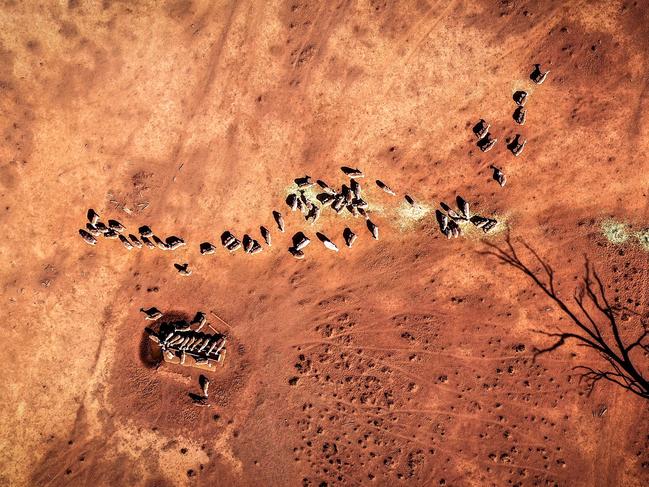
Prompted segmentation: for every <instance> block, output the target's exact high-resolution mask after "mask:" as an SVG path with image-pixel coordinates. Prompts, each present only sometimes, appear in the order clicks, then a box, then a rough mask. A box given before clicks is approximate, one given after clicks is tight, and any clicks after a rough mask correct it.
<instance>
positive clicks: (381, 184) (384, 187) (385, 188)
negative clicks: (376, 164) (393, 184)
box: [376, 179, 396, 196]
mask: <svg viewBox="0 0 649 487" xmlns="http://www.w3.org/2000/svg"><path fill="white" fill-rule="evenodd" d="M376 185H377V186H378V187H379V188H381V189H382V190H383V191H385V192H386V193H388V194H389V195H392V196H395V195H396V193H395V192H394V191H392V188H390V186H388V185H387V184H385V183H384V182H383V181H381V180H380V179H377V180H376Z"/></svg>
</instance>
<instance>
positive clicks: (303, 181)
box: [295, 175, 313, 188]
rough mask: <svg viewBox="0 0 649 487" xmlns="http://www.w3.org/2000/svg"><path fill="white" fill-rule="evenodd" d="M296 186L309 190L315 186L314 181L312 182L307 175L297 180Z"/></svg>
mask: <svg viewBox="0 0 649 487" xmlns="http://www.w3.org/2000/svg"><path fill="white" fill-rule="evenodd" d="M295 184H297V187H298V188H308V187H309V186H312V185H313V181H311V176H308V175H307V176H304V177H301V178H295Z"/></svg>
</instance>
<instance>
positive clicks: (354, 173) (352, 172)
mask: <svg viewBox="0 0 649 487" xmlns="http://www.w3.org/2000/svg"><path fill="white" fill-rule="evenodd" d="M340 170H341V171H342V172H343V173H344V174H345V176H347V177H349V178H350V179H356V178H362V177H365V174H363V171H361V170H360V169H354V168H352V167H348V166H342V167H341V168H340Z"/></svg>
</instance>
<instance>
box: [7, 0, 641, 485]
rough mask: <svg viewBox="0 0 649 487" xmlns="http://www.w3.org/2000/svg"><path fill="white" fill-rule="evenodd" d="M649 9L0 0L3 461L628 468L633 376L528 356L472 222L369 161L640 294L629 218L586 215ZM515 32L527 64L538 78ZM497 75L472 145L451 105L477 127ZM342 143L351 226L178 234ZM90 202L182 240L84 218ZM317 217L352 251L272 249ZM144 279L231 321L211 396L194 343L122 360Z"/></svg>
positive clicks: (533, 303)
mask: <svg viewBox="0 0 649 487" xmlns="http://www.w3.org/2000/svg"><path fill="white" fill-rule="evenodd" d="M648 12H649V6H648V5H647V4H646V2H642V1H640V2H631V1H625V2H619V1H612V2H611V1H606V2H604V1H602V2H569V3H566V2H558V1H557V2H555V1H547V2H513V1H512V2H509V1H502V2H487V1H481V2H468V1H446V2H441V1H439V2H433V1H426V0H420V1H415V0H413V1H401V2H399V1H395V2H392V1H358V2H352V1H342V2H340V1H336V2H320V3H319V2H309V1H300V0H290V1H288V2H264V1H259V2H236V1H235V2H230V3H226V2H208V1H204V2H199V1H194V2H191V1H169V2H164V3H163V2H119V1H115V2H113V1H109V0H105V1H104V2H92V3H91V2H79V1H69V2H67V4H66V3H65V2H36V1H30V2H12V1H6V2H3V6H2V8H1V10H0V25H1V26H2V29H0V56H1V58H2V59H1V61H2V62H1V63H0V100H1V105H0V107H1V109H2V134H3V140H2V143H1V144H0V188H1V193H0V194H1V196H2V207H1V208H0V221H1V222H2V228H3V233H4V238H3V239H2V243H0V253H1V254H0V255H1V257H2V261H3V262H4V265H3V266H2V269H1V271H0V272H1V280H0V282H1V283H2V286H3V289H2V299H3V305H4V321H3V343H4V346H3V348H2V352H0V356H1V357H2V358H3V363H4V364H5V368H4V375H3V377H4V379H3V381H2V382H1V385H2V388H1V390H2V394H1V395H0V405H1V406H2V410H3V414H2V416H1V417H0V432H1V433H2V434H1V438H0V472H1V473H0V485H51V486H55V485H111V486H112V485H144V486H150V487H152V486H166V485H216V483H217V482H218V485H314V486H317V485H325V484H323V482H324V483H326V485H356V484H362V485H399V484H402V485H444V484H445V485H453V486H462V485H555V484H558V485H583V486H591V485H599V486H605V485H606V486H608V485H628V486H640V485H646V484H647V482H648V481H649V453H648V450H649V431H648V429H647V424H648V420H649V413H648V410H647V405H646V401H645V402H644V403H643V401H642V400H641V399H639V398H636V397H635V396H633V395H631V394H629V393H628V392H627V391H624V390H622V389H620V388H616V387H613V386H611V385H602V386H601V387H598V388H597V389H596V390H595V392H594V393H593V394H592V395H591V396H586V394H585V390H584V387H583V385H581V384H579V383H578V381H577V378H576V377H571V373H572V370H571V369H572V367H573V366H575V365H580V364H595V363H597V359H596V357H594V356H593V354H592V353H591V352H589V351H587V350H584V349H583V348H580V347H575V346H573V345H570V344H568V345H566V346H564V347H562V348H560V349H558V350H557V351H556V352H554V353H552V354H546V355H544V356H542V357H539V359H538V360H537V361H535V362H533V361H532V350H533V349H534V347H535V346H542V345H544V344H547V340H546V339H545V338H544V337H543V336H542V335H539V334H538V333H536V332H535V330H545V331H552V330H554V329H555V327H556V326H562V327H565V326H569V325H568V324H567V321H566V319H565V318H564V317H562V315H561V313H560V312H558V311H557V310H556V308H555V307H553V306H552V305H551V303H550V302H549V301H547V300H546V298H545V297H544V296H543V295H542V293H541V292H540V291H539V290H538V289H536V288H535V287H534V286H533V285H532V284H531V282H530V281H529V280H528V279H526V278H525V276H523V275H522V274H520V273H518V272H516V271H515V270H514V269H512V268H508V267H505V266H502V265H500V264H499V263H498V261H497V260H496V259H494V258H492V257H489V256H486V255H483V254H481V253H480V252H482V251H484V250H485V244H484V243H483V242H482V240H481V239H482V238H483V237H482V235H481V234H478V233H477V232H475V233H473V234H469V235H467V236H466V237H462V238H459V239H457V240H452V241H448V240H446V239H445V238H443V236H442V235H441V234H440V233H439V231H438V230H437V228H436V225H435V222H434V216H433V214H432V212H430V213H426V212H420V213H417V214H416V216H417V217H419V216H421V218H420V219H414V218H412V216H413V215H412V214H411V213H409V212H408V211H403V210H402V209H400V204H401V199H399V200H398V201H397V200H396V199H390V197H389V196H388V195H386V194H384V193H381V192H380V191H379V190H378V189H377V188H376V187H370V186H371V184H368V183H369V182H370V181H372V180H373V179H376V178H381V179H383V180H385V181H387V182H388V183H389V184H390V185H391V186H392V187H393V188H394V189H396V190H397V191H398V192H399V193H400V194H403V193H405V192H408V193H409V194H411V195H413V196H414V197H415V198H416V199H417V200H418V201H420V202H421V204H422V207H423V208H431V209H432V208H434V207H435V205H437V204H438V203H439V201H440V200H446V201H449V200H452V199H453V198H454V196H455V194H458V193H459V194H462V195H463V196H464V197H465V198H467V199H468V200H469V201H471V202H472V203H473V204H474V205H475V207H476V208H477V209H479V210H480V211H482V212H484V213H486V214H489V215H491V214H494V215H497V217H498V218H499V219H500V220H501V222H503V223H502V224H501V227H500V228H501V229H503V230H504V229H508V230H509V231H510V232H511V235H512V236H513V237H514V238H522V239H524V240H525V241H527V242H528V243H530V244H531V245H532V246H533V247H534V248H535V249H536V250H537V251H539V252H540V254H542V255H543V256H544V257H545V258H547V259H548V261H549V262H551V263H552V264H553V265H554V266H555V268H556V271H557V275H558V279H559V284H560V288H561V292H562V293H564V294H565V296H566V297H568V298H569V297H570V296H571V295H572V292H573V288H574V286H575V285H576V284H577V278H578V276H579V275H580V274H581V272H582V264H583V255H584V254H586V255H587V256H588V257H589V259H590V260H591V261H592V262H593V263H594V264H595V265H596V266H597V267H598V269H599V270H600V271H601V273H602V275H603V277H604V278H605V280H606V282H607V284H608V286H609V289H608V292H609V294H610V297H611V299H614V298H616V299H617V300H618V301H617V302H621V303H626V304H627V305H628V306H630V307H632V308H633V309H635V310H636V311H638V312H639V313H641V314H642V313H646V306H647V280H646V272H647V255H648V254H647V252H646V249H644V248H643V247H642V245H641V242H640V240H639V239H636V240H634V239H633V238H630V239H626V240H624V241H621V242H619V241H616V240H615V238H613V239H611V238H610V237H611V232H610V231H609V232H608V233H607V232H606V231H603V228H604V227H603V223H602V222H606V221H614V222H618V223H619V222H623V223H624V224H626V225H628V227H627V228H629V231H630V232H643V231H644V230H645V229H646V225H647V221H648V219H649V215H648V212H647V201H649V200H648V199H647V183H648V181H647V176H646V175H647V169H648V168H647V160H646V157H645V156H644V154H645V153H646V151H647V150H648V149H649V137H648V127H649V122H648V121H647V117H646V112H647V101H646V100H647V96H646V95H647V86H649V84H648V81H647V71H648V63H649V57H647V50H648V48H649V28H647V26H648V25H649V18H648V17H647V15H648ZM534 62H540V63H543V64H544V66H547V67H549V68H550V69H551V75H550V76H549V78H548V80H547V81H546V82H545V83H544V84H543V85H541V86H537V87H534V86H532V85H531V83H530V82H529V80H528V78H527V76H528V74H529V71H530V69H531V64H532V63H534ZM520 88H524V89H529V90H530V93H531V95H530V101H529V102H528V104H527V108H528V120H527V123H526V125H525V126H524V127H523V128H522V129H521V132H522V133H523V134H524V135H525V136H526V137H527V138H528V139H529V143H528V145H527V147H526V149H525V152H524V154H523V155H522V156H521V157H520V158H517V159H516V158H514V157H512V156H511V155H510V154H509V153H507V151H506V150H505V147H504V144H502V143H499V144H498V145H497V146H496V148H495V149H494V150H493V151H492V152H489V153H488V154H487V155H486V156H485V155H484V154H482V153H480V151H478V150H477V149H476V147H475V145H474V138H473V135H472V134H471V131H470V127H471V125H472V123H475V121H477V119H478V118H481V117H483V118H485V119H487V120H489V121H490V122H491V123H492V131H493V132H494V133H495V135H496V136H498V137H499V138H500V139H501V141H504V139H505V137H506V136H508V135H511V134H513V133H514V131H515V130H516V129H515V128H514V124H513V123H512V121H511V112H512V111H513V108H514V106H513V102H512V100H511V95H512V93H513V91H514V90H516V89H520ZM492 163H496V164H497V165H499V166H500V167H502V168H503V169H504V171H505V172H506V174H507V176H508V184H507V186H506V187H505V188H500V187H499V186H498V185H497V184H496V183H495V182H494V181H492V180H491V179H490V174H491V172H490V170H489V169H488V166H489V165H490V164H492ZM343 164H349V165H353V166H359V167H361V168H362V169H363V170H364V171H365V172H366V173H367V178H366V179H367V180H368V181H367V182H364V187H365V188H367V190H366V194H367V197H368V199H369V200H370V201H371V202H372V204H374V205H376V206H375V209H376V211H375V213H374V215H375V216H374V218H373V219H375V221H376V223H377V224H378V225H379V227H380V229H381V240H379V241H378V242H375V241H372V240H371V239H370V238H369V235H368V233H367V232H366V231H364V228H363V225H362V222H361V221H359V220H353V219H351V218H341V217H336V216H333V215H332V214H331V213H325V214H324V216H323V217H321V218H320V220H319V221H318V222H317V224H316V225H315V226H313V227H309V226H306V225H305V224H304V221H303V219H302V218H300V217H299V216H298V215H296V214H290V215H288V216H287V226H288V229H287V233H286V234H284V235H280V234H278V233H277V232H275V234H274V245H273V247H272V248H270V249H265V250H264V251H263V252H262V253H261V254H259V255H255V256H246V255H243V254H234V255H226V253H225V252H224V251H223V249H222V248H221V247H219V249H218V250H217V252H216V254H214V255H212V256H200V255H199V253H198V244H199V243H200V242H202V241H204V240H212V241H213V242H215V243H216V242H217V240H218V236H219V235H220V234H221V232H222V231H223V230H225V229H230V230H232V231H234V232H235V233H237V234H239V235H241V234H243V233H244V232H255V233H256V232H257V229H258V227H259V225H261V224H264V225H266V226H269V227H271V224H272V220H271V218H272V217H271V211H272V210H274V209H280V208H282V206H283V203H282V202H283V199H284V197H285V195H286V189H287V187H288V186H289V185H290V183H291V181H292V179H293V178H294V177H298V176H302V175H303V174H304V173H308V174H310V175H311V176H313V177H321V178H324V179H325V180H327V181H329V182H330V183H331V184H336V185H339V184H341V183H342V182H344V180H343V178H342V174H341V173H340V171H339V169H338V168H339V166H341V165H343ZM89 207H93V208H95V209H96V210H97V211H98V212H99V213H100V214H101V215H102V216H103V217H104V218H112V217H115V218H118V219H119V220H120V221H122V223H124V224H125V225H126V226H127V227H129V229H130V230H131V231H132V230H135V229H136V228H137V227H138V226H139V225H143V224H150V225H152V226H153V227H154V228H155V229H156V230H157V231H159V232H160V233H162V234H167V235H168V234H172V233H174V234H176V235H180V236H182V237H184V238H185V239H186V240H187V241H188V242H189V245H188V247H185V248H183V249H181V250H179V251H176V252H174V253H165V252H159V251H144V250H142V251H132V252H130V253H128V252H126V251H125V249H124V248H122V247H121V246H120V245H119V243H118V242H113V241H101V242H100V243H99V244H98V245H97V246H96V247H89V246H88V245H86V244H85V243H83V241H82V240H81V239H80V238H79V236H78V234H77V229H78V228H79V227H80V226H82V225H83V224H84V223H85V211H86V209H87V208H89ZM282 209H283V208H282ZM346 225H352V226H353V228H354V229H358V232H357V233H359V239H358V241H357V242H356V244H355V246H354V248H353V249H352V250H347V249H344V250H341V252H339V253H337V254H334V253H332V252H330V251H328V250H326V249H325V248H324V247H322V246H320V245H319V243H318V242H316V241H314V243H312V244H311V246H310V247H309V248H308V249H307V250H308V251H307V258H306V259H305V260H304V261H297V260H295V259H293V258H292V257H290V255H289V254H288V253H287V252H286V247H288V245H289V244H290V243H289V239H290V236H291V235H292V234H293V233H294V232H295V231H298V230H304V231H305V232H310V233H314V232H315V231H316V230H322V231H323V232H325V233H326V234H327V235H330V236H332V237H333V236H336V237H337V240H338V243H339V245H340V244H341V239H340V237H339V236H340V234H341V232H342V229H343V228H344V227H345V226H346ZM273 228H274V227H273ZM606 228H608V227H606ZM639 234H640V233H639ZM505 235H506V232H505V231H500V232H494V234H493V235H492V236H489V237H487V240H488V241H489V242H492V243H494V244H496V245H501V244H503V239H504V236H505ZM613 235H615V232H613ZM607 237H608V238H607ZM182 261H187V262H190V263H191V265H192V267H193V269H194V272H193V274H192V276H189V277H181V276H179V275H178V273H177V272H176V271H175V270H174V269H173V265H172V264H173V263H174V262H182ZM141 306H157V307H159V308H160V309H162V310H164V311H173V312H178V313H187V314H191V313H193V312H194V311H196V310H198V309H202V310H204V311H206V312H207V313H208V318H210V319H211V320H213V319H215V318H214V315H213V314H211V312H212V311H213V312H214V313H216V314H218V316H219V317H221V318H222V319H223V320H225V321H226V322H227V323H228V324H229V326H228V327H225V325H223V326H221V327H220V328H221V329H224V327H225V331H226V332H227V333H228V334H229V336H230V338H231V344H230V347H229V352H228V356H227V360H226V365H225V367H224V368H223V369H222V370H220V371H219V372H218V373H215V374H212V387H211V391H212V400H211V407H210V408H198V407H196V406H194V405H192V404H191V401H189V400H188V398H187V393H188V392H190V391H195V389H196V387H197V385H196V384H197V381H196V378H197V376H198V374H197V373H193V372H188V371H187V369H176V368H174V367H169V366H164V367H161V368H158V369H156V368H155V367H151V366H150V365H149V364H148V363H147V362H146V361H145V360H143V358H142V357H143V355H142V348H143V346H144V345H143V343H146V342H145V338H144V336H143V328H144V326H145V323H144V322H143V320H142V315H141V314H140V313H139V312H138V309H139V308H140V307H141ZM213 322H214V321H213ZM289 381H290V383H294V384H295V385H290V383H289ZM603 407H606V408H607V410H606V413H605V414H604V415H600V414H601V412H602V411H603V409H602V408H603Z"/></svg>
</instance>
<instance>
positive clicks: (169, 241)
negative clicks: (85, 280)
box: [79, 64, 549, 276]
mask: <svg viewBox="0 0 649 487" xmlns="http://www.w3.org/2000/svg"><path fill="white" fill-rule="evenodd" d="M548 72H549V71H545V72H543V71H542V70H541V66H540V65H539V64H535V65H534V69H533V71H532V73H531V74H530V79H531V80H532V81H533V82H534V83H536V84H539V85H540V84H541V83H543V82H544V81H545V79H546V77H547V75H548ZM528 98H529V95H528V93H527V92H526V91H523V90H518V91H516V92H515V93H514V95H513V99H514V102H515V103H516V109H515V110H514V113H513V119H514V122H515V123H516V124H518V125H523V124H524V123H525V120H526V117H527V112H526V109H525V104H526V102H527V100H528ZM490 127H491V125H490V124H489V123H488V122H487V121H485V120H484V119H481V120H480V121H478V123H476V124H475V125H474V126H473V133H474V134H475V135H476V137H477V139H478V140H477V146H478V148H479V149H480V150H481V151H483V152H488V151H489V150H491V149H492V148H493V147H494V146H495V144H496V142H497V141H498V139H497V138H495V137H494V136H493V135H492V134H491V132H490V131H489V129H490ZM526 144H527V140H525V139H523V137H522V136H521V134H515V135H514V136H513V137H511V138H510V139H508V144H507V148H508V149H509V150H510V151H511V153H512V154H513V155H514V156H519V155H520V154H521V153H522V152H523V149H524V148H525V145H526ZM489 167H490V168H491V169H492V170H493V175H492V177H493V179H494V180H495V181H496V182H497V183H498V184H499V185H500V186H501V187H504V186H505V184H506V182H507V178H506V176H505V174H504V172H503V171H502V169H501V168H499V167H497V166H495V165H491V166H489ZM341 170H342V172H343V173H344V175H345V176H346V177H348V178H349V184H343V185H342V186H341V187H340V189H334V188H332V187H331V186H329V185H328V184H327V183H325V182H324V181H323V180H321V179H318V180H317V181H315V182H314V181H313V180H312V178H311V177H310V176H308V175H305V176H303V177H299V178H296V179H295V187H296V190H295V191H294V192H291V193H290V194H289V195H288V196H287V197H286V205H287V206H288V208H289V210H290V211H293V212H296V211H299V212H302V213H303V215H304V218H305V220H306V222H307V223H315V222H316V221H317V220H318V219H319V218H320V216H321V214H322V212H323V210H324V209H325V208H327V207H329V208H330V209H331V210H332V211H333V212H334V213H336V214H340V213H341V212H343V211H345V210H346V211H348V212H349V213H351V215H352V216H354V217H363V218H364V219H365V225H366V227H367V230H368V231H369V233H370V235H371V236H372V238H373V239H375V240H378V239H379V227H378V226H377V225H376V223H374V222H373V221H372V220H371V219H370V216H369V213H370V210H369V204H368V202H367V201H366V200H365V199H364V198H363V195H362V192H361V184H360V182H359V179H361V178H363V177H364V176H365V174H364V173H363V171H361V170H360V169H357V168H351V167H347V166H343V167H341ZM376 185H377V186H378V187H379V188H380V189H381V190H382V191H384V192H385V193H387V194H389V195H391V196H396V193H395V192H394V191H393V190H392V189H391V188H390V186H388V185H387V184H386V183H384V182H383V181H381V180H376ZM313 188H319V193H318V194H317V195H316V196H315V198H312V197H310V196H309V195H308V194H307V191H306V190H307V189H313ZM309 194H313V191H309ZM405 201H406V202H407V203H408V204H409V205H411V206H416V203H415V201H414V198H412V196H410V195H408V194H406V195H405ZM456 202H457V211H456V210H455V209H453V208H451V207H450V206H449V205H447V204H446V203H444V202H441V203H440V207H441V209H437V210H436V211H435V216H436V219H437V223H438V225H439V229H440V231H441V232H442V233H443V234H444V235H445V236H446V237H447V238H454V237H458V236H459V235H460V234H461V224H462V223H463V222H470V223H472V224H473V225H475V226H476V227H477V228H480V229H482V230H483V231H484V232H485V233H486V232H489V231H490V230H491V229H493V228H494V227H495V226H496V225H497V223H498V222H497V221H496V220H495V219H493V218H489V217H485V216H481V215H477V214H473V215H472V214H471V213H470V211H469V203H468V202H467V201H466V200H465V199H464V198H462V197H461V196H457V198H456ZM273 219H274V221H275V223H276V225H277V229H278V230H279V231H280V232H282V233H283V232H284V231H285V227H286V225H285V222H284V217H283V216H282V213H281V212H279V211H277V210H275V211H273ZM125 230H126V229H125V227H124V226H123V225H122V224H121V223H120V222H118V221H117V220H108V222H107V223H104V222H102V221H100V219H99V215H98V214H97V213H96V212H95V211H94V210H93V209H90V210H88V222H87V223H86V227H85V228H84V229H80V230H79V234H80V235H81V237H82V238H83V240H84V241H85V242H87V243H88V244H90V245H95V244H96V243H97V237H99V236H103V237H104V238H109V239H118V240H120V242H121V243H122V245H123V246H124V247H125V248H126V249H128V250H132V249H134V248H142V247H143V246H146V247H148V248H150V249H154V248H156V247H157V248H159V249H161V250H175V249H177V248H179V247H181V246H183V245H185V241H184V240H183V239H182V238H180V237H177V236H175V235H172V236H170V237H167V238H165V239H164V240H163V239H162V238H160V237H158V236H157V235H154V234H153V231H152V230H151V228H150V227H149V226H146V225H145V226H142V227H140V228H139V238H138V237H137V236H135V235H134V234H132V233H131V234H128V236H126V235H125V234H124V233H125ZM259 233H260V236H261V240H263V242H264V243H265V244H266V246H271V245H272V236H271V232H270V230H269V229H268V228H267V227H265V226H261V227H259ZM316 237H317V238H318V239H319V240H320V241H321V242H322V244H323V245H324V246H325V248H327V249H329V250H332V251H334V252H338V251H339V248H338V246H337V245H336V243H335V242H334V240H332V239H330V238H329V237H328V236H327V235H325V234H324V233H321V232H316ZM342 238H343V241H344V242H345V245H346V246H347V247H352V245H353V244H354V242H355V241H356V238H357V235H356V233H355V232H354V231H353V230H352V229H351V228H350V227H346V228H345V229H344V230H343V233H342ZM310 243H311V239H309V238H308V237H307V236H306V235H305V234H304V233H303V232H297V233H295V234H294V235H293V238H292V245H291V246H290V247H289V248H288V252H289V253H290V254H291V255H292V256H293V257H295V258H296V259H303V258H304V256H305V253H304V249H305V248H306V247H307V246H308V245H309V244H310ZM221 244H222V245H223V247H225V249H226V250H228V251H229V252H236V251H237V250H239V249H240V248H243V251H244V252H245V253H247V254H257V253H259V252H261V251H262V250H263V246H262V244H261V243H260V241H259V240H257V239H255V238H254V237H252V236H250V235H248V234H245V235H243V237H242V239H241V240H240V239H239V238H237V237H236V236H235V235H234V234H233V233H232V232H230V231H229V230H228V231H225V232H223V234H222V235H221ZM199 250H200V253H201V255H209V254H213V253H214V252H215V251H216V246H215V245H213V244H212V243H211V242H202V243H201V244H200V245H199ZM174 267H175V268H176V270H177V271H178V272H179V274H181V275H183V276H189V275H191V270H190V269H189V264H188V263H183V264H179V263H175V264H174Z"/></svg>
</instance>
